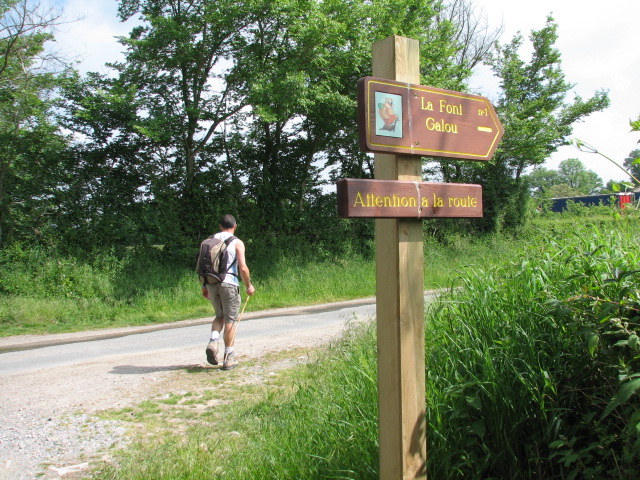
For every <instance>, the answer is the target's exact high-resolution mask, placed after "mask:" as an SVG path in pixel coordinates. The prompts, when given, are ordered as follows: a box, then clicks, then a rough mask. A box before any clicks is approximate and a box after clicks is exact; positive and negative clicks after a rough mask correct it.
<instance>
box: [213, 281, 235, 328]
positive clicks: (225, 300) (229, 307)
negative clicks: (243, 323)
mask: <svg viewBox="0 0 640 480" xmlns="http://www.w3.org/2000/svg"><path fill="white" fill-rule="evenodd" d="M207 290H209V300H211V304H212V305H213V309H214V310H215V312H216V317H223V318H224V323H233V322H235V321H236V320H237V319H238V313H239V312H240V288H239V287H237V286H235V285H231V284H230V283H214V284H207Z"/></svg>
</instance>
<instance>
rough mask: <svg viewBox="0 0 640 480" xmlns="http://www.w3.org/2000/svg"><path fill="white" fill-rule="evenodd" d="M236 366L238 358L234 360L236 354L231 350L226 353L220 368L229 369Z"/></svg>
mask: <svg viewBox="0 0 640 480" xmlns="http://www.w3.org/2000/svg"><path fill="white" fill-rule="evenodd" d="M237 366H238V360H236V356H235V354H234V353H233V352H231V353H230V354H229V355H227V358H225V359H224V363H223V364H222V370H231V369H233V368H236V367H237Z"/></svg>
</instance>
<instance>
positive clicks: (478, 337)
mask: <svg viewBox="0 0 640 480" xmlns="http://www.w3.org/2000/svg"><path fill="white" fill-rule="evenodd" d="M639 237H640V235H639V234H638V232H637V229H636V226H635V225H629V224H626V225H625V224H619V225H618V229H617V230H615V231H607V232H605V231H601V230H599V229H597V228H590V229H589V228H577V229H576V231H574V233H573V234H571V235H569V236H566V237H561V238H558V237H556V238H547V241H545V242H544V243H539V244H536V245H533V246H531V247H530V249H529V250H528V251H527V252H525V253H524V254H523V255H522V256H520V257H519V258H517V259H514V260H513V261H512V262H510V263H509V264H508V265H506V266H503V267H499V268H494V269H489V270H469V271H467V272H466V274H465V276H464V288H463V289H461V290H460V291H456V292H455V293H452V294H450V295H448V296H447V297H445V298H442V299H441V301H440V302H438V303H437V304H435V305H434V306H433V307H432V309H431V311H430V312H429V315H428V317H427V321H428V326H427V331H428V334H427V359H428V360H427V363H428V381H427V385H428V388H427V399H428V400H427V401H428V409H429V419H430V421H429V431H428V438H429V439H430V440H429V454H430V459H429V471H430V472H431V477H432V478H439V479H441V478H442V479H445V478H465V479H467V478H477V479H486V478H511V479H515V478H633V475H635V466H634V462H637V460H639V459H640V431H638V430H637V428H638V426H639V425H640V401H638V398H637V395H636V396H635V397H633V394H634V392H636V391H637V390H638V389H639V388H640V385H638V383H631V382H634V381H635V379H636V378H640V361H639V360H640V355H639V354H640V348H639V347H638V343H637V335H638V331H639V330H640V322H639V313H640V309H639V307H640V294H639V287H640V270H639V267H640V243H639V241H638V240H639ZM623 400H624V402H623ZM609 410H610V411H609ZM613 411H615V412H616V415H611V414H612V412H613Z"/></svg>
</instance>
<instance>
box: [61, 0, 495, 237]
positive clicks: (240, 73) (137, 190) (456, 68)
mask: <svg viewBox="0 0 640 480" xmlns="http://www.w3.org/2000/svg"><path fill="white" fill-rule="evenodd" d="M119 13H120V17H121V18H122V19H123V20H125V19H131V18H135V17H136V16H137V17H138V18H139V20H140V23H139V25H138V26H136V27H134V28H133V30H132V31H131V33H130V34H129V35H128V36H126V37H124V38H122V39H121V43H122V44H123V46H124V47H125V60H124V61H123V62H121V63H118V64H115V65H112V66H113V67H114V69H115V75H112V76H103V75H98V74H90V75H88V76H87V77H86V78H84V79H78V81H77V82H69V84H68V88H67V89H66V100H67V102H66V104H65V112H66V115H65V124H64V125H65V127H66V128H68V129H70V130H72V131H74V132H76V133H77V134H79V135H78V136H77V138H80V139H82V141H81V142H78V143H77V144H76V145H75V148H74V152H73V153H74V156H73V162H70V163H69V165H70V167H69V169H70V171H72V172H73V175H72V176H70V177H69V178H68V183H66V184H65V185H64V192H65V195H61V196H60V200H61V203H62V205H63V206H62V207H61V209H60V210H59V215H60V219H59V220H58V221H59V222H60V224H61V225H63V226H64V231H65V232H69V236H68V237H67V238H65V241H68V242H71V243H73V244H75V245H81V244H83V243H84V244H85V245H86V246H88V245H90V244H92V243H95V242H96V241H99V240H102V241H104V240H106V239H108V240H109V242H110V243H111V244H116V245H122V244H136V245H137V244H171V245H187V244H192V243H194V242H197V241H199V240H200V239H201V238H203V236H205V235H206V234H209V233H210V232H211V230H214V229H215V225H213V224H214V222H215V220H216V219H217V218H219V216H220V215H221V214H223V213H228V212H232V213H234V214H235V215H236V217H237V218H239V219H240V221H241V222H242V224H243V231H244V232H245V234H244V235H245V239H252V238H253V239H256V241H257V240H258V239H259V241H257V243H258V244H259V245H262V244H269V245H277V244H280V243H286V242H290V241H291V240H292V239H294V240H298V239H299V237H300V236H301V234H302V236H303V237H306V238H304V240H309V241H312V240H313V241H316V238H317V237H320V239H319V241H320V242H323V243H324V245H322V246H321V247H322V248H324V249H326V250H332V249H333V248H334V247H335V246H336V244H339V247H338V248H340V249H342V250H348V249H357V248H359V244H360V238H361V237H362V235H367V236H368V238H369V239H370V238H371V235H372V228H371V225H370V224H367V223H365V222H358V224H357V225H355V224H354V225H352V224H350V222H346V223H345V222H340V221H338V220H337V219H336V215H335V206H334V205H333V206H331V202H333V201H335V197H334V196H333V195H332V194H330V193H329V194H327V193H326V192H325V191H324V190H323V189H324V186H325V185H326V184H327V183H329V182H333V181H334V180H335V179H336V178H338V177H343V176H348V177H358V178H359V177H370V176H372V172H373V168H372V162H371V158H370V157H369V156H368V155H367V154H365V153H363V152H361V151H360V149H359V147H358V141H357V132H356V122H355V118H356V98H355V97H356V94H355V90H356V89H355V85H356V83H357V80H358V79H359V78H360V77H362V76H364V75H366V74H368V72H370V68H371V43H372V41H376V40H379V39H382V38H384V37H386V36H388V35H391V34H398V35H405V36H410V37H411V38H415V39H417V40H419V41H420V47H421V71H422V73H423V81H425V82H428V83H429V84H434V85H438V86H441V87H445V88H451V89H462V88H463V86H464V81H465V79H466V78H467V77H468V76H469V74H470V69H471V68H472V67H473V66H474V65H475V64H477V62H479V61H480V60H481V59H482V58H484V56H485V55H486V54H487V52H488V49H489V45H491V42H492V39H493V38H494V37H492V36H491V34H489V33H487V32H488V30H483V29H482V28H478V27H477V24H475V23H474V17H473V10H472V9H470V8H469V5H468V2H466V1H465V0H460V1H453V2H447V4H446V6H443V5H442V4H441V2H439V1H435V0H401V1H398V0H389V1H381V2H373V3H372V2H368V1H363V0H358V1H354V2H343V1H338V0H329V1H317V0H278V1H275V2H274V1H262V0H260V1H257V2H240V3H238V2H230V1H224V2H219V1H216V2H214V1H209V0H207V1H204V2H196V3H193V2H187V1H183V0H163V1H161V2H156V1H129V0H122V1H121V2H120V9H119ZM119 219H122V221H119ZM337 222H339V226H338V227H335V230H337V232H336V235H332V237H331V241H328V242H327V241H326V240H327V239H328V238H329V236H328V235H325V236H321V235H318V232H320V231H322V230H323V229H326V228H327V226H328V225H333V224H336V223H337ZM331 229H332V230H334V227H333V226H331ZM332 233H333V232H332ZM356 235H357V236H356ZM298 241H299V240H298ZM367 241H369V240H367ZM365 243H366V242H365Z"/></svg>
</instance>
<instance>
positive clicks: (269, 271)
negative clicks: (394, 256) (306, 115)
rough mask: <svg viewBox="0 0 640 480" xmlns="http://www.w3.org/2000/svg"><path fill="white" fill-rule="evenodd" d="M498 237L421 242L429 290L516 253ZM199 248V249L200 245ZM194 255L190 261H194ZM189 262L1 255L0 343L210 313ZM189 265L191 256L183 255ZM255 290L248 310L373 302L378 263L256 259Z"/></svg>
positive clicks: (140, 256) (150, 253)
mask: <svg viewBox="0 0 640 480" xmlns="http://www.w3.org/2000/svg"><path fill="white" fill-rule="evenodd" d="M513 246H514V245H513V243H512V242H511V241H508V240H502V239H500V238H498V237H492V238H488V239H482V240H474V239H469V238H463V237H455V238H451V239H449V241H448V243H447V245H442V244H439V243H437V242H435V241H429V240H428V239H427V241H426V242H425V262H426V265H425V288H438V287H441V286H449V285H450V283H451V282H452V281H453V279H454V278H455V276H456V272H458V271H459V270H460V269H461V268H463V267H465V266H467V265H471V264H474V265H484V266H486V265H489V264H491V263H493V262H496V261H501V260H502V259H503V258H506V257H508V256H509V255H511V253H512V249H513ZM194 249H197V246H194ZM191 256H192V255H191ZM184 257H185V256H184V255H183V256H181V257H180V256H170V255H168V254H166V252H163V251H162V250H160V249H153V250H147V251H145V252H135V251H125V252H124V253H122V252H121V253H119V254H116V253H115V252H113V251H106V252H100V253H99V254H97V255H95V256H92V257H91V258H90V259H89V260H87V259H86V258H79V257H72V256H61V255H59V254H56V253H55V252H51V251H47V250H46V249H41V248H32V249H27V250H22V249H19V248H12V249H9V250H4V251H2V252H0V336H3V337H6V336H10V335H21V334H42V333H61V332H73V331H82V330H93V329H102V328H110V327H123V326H135V325H147V324H153V323H163V322H173V321H179V320H185V319H192V318H200V317H205V316H210V315H211V314H212V307H211V305H210V304H209V303H208V302H207V301H205V300H204V299H203V298H202V297H201V295H200V289H199V285H198V281H197V279H196V276H195V272H194V270H193V269H192V268H191V266H190V263H189V262H188V261H184V260H183V258H184ZM186 257H187V258H190V256H189V255H187V256H186ZM248 262H249V266H250V267H251V270H252V281H253V283H254V284H255V286H256V288H257V293H256V295H254V296H253V298H252V300H251V302H250V303H249V305H248V308H247V311H257V310H264V309H270V308H279V307H292V306H299V305H312V304H318V303H324V302H332V301H339V300H350V299H354V298H363V297H371V296H374V295H375V261H374V260H373V259H365V258H362V257H351V258H337V259H334V260H332V261H313V260H312V259H308V258H302V257H301V256H297V257H294V258H287V259H283V258H275V259H274V258H266V259H265V258H251V256H250V252H248Z"/></svg>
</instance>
